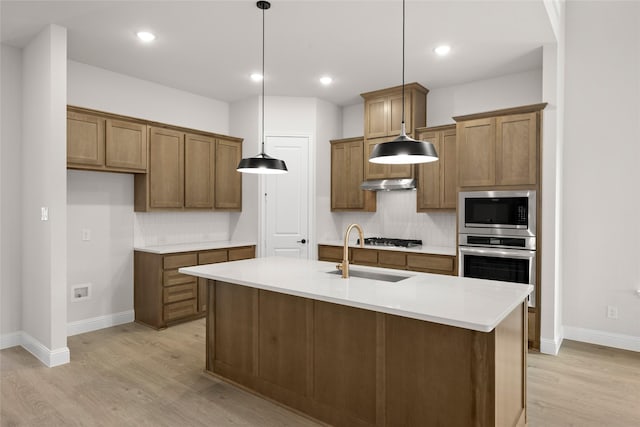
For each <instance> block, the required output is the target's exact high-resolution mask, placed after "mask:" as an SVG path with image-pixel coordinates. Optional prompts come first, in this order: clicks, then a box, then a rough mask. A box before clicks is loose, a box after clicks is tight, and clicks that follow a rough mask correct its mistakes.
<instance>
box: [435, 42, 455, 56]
mask: <svg viewBox="0 0 640 427" xmlns="http://www.w3.org/2000/svg"><path fill="white" fill-rule="evenodd" d="M433 51H434V52H435V53H436V54H437V55H440V56H445V55H448V54H449V52H451V46H447V45H446V44H443V45H442V46H438V47H436V48H435V49H433Z"/></svg>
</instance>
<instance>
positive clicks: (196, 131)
mask: <svg viewBox="0 0 640 427" xmlns="http://www.w3.org/2000/svg"><path fill="white" fill-rule="evenodd" d="M67 111H73V112H76V113H84V114H93V115H98V116H102V117H104V118H105V119H116V120H125V121H128V122H134V123H140V124H145V125H147V126H152V127H156V128H164V129H172V130H176V131H179V132H184V133H191V134H198V135H204V136H209V137H213V138H224V139H229V140H235V141H239V142H242V141H243V140H244V139H243V138H240V137H236V136H229V135H224V134H221V133H215V132H209V131H205V130H201V129H193V128H185V127H182V126H176V125H170V124H167V123H160V122H155V121H153V120H145V119H140V118H137V117H131V116H124V115H122V114H115V113H109V112H106V111H100V110H94V109H91V108H85V107H79V106H76V105H67Z"/></svg>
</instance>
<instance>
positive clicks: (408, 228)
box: [334, 191, 456, 248]
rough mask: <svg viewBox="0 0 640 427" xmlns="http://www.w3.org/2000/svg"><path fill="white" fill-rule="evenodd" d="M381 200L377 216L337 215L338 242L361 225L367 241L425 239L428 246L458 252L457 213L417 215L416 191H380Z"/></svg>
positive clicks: (361, 214) (370, 214) (335, 220)
mask: <svg viewBox="0 0 640 427" xmlns="http://www.w3.org/2000/svg"><path fill="white" fill-rule="evenodd" d="M377 199H378V201H377V211H376V212H374V213H335V214H334V222H335V227H336V230H335V231H336V233H337V234H336V236H335V238H337V239H338V240H341V239H342V233H344V230H345V229H346V227H347V226H348V225H349V224H351V223H352V222H357V223H358V224H360V225H361V226H362V228H363V229H364V234H365V237H376V236H377V237H390V238H398V239H422V242H423V244H424V245H428V246H443V247H450V248H455V246H456V214H455V212H451V211H446V212H433V213H418V212H416V193H415V191H380V192H378V195H377ZM355 234H356V233H354V235H355ZM353 239H355V237H354V238H353Z"/></svg>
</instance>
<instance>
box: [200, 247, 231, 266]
mask: <svg viewBox="0 0 640 427" xmlns="http://www.w3.org/2000/svg"><path fill="white" fill-rule="evenodd" d="M218 262H227V250H226V249H216V250H214V251H207V252H200V253H199V254H198V264H200V265H202V264H215V263H218Z"/></svg>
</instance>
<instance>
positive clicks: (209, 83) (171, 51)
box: [0, 0, 554, 105]
mask: <svg viewBox="0 0 640 427" xmlns="http://www.w3.org/2000/svg"><path fill="white" fill-rule="evenodd" d="M0 8H1V9H0V12H1V23H0V24H1V37H2V42H3V43H6V44H9V45H13V46H17V47H23V46H25V44H26V43H28V42H29V40H30V39H31V38H32V37H33V36H34V35H35V34H36V33H37V32H39V31H40V30H41V29H42V28H44V26H45V25H47V24H49V23H52V24H57V25H60V26H63V27H65V28H67V30H68V56H69V58H70V59H72V60H74V61H78V62H83V63H86V64H90V65H94V66H97V67H101V68H105V69H108V70H112V71H115V72H118V73H122V74H127V75H130V76H133V77H138V78H141V79H144V80H149V81H153V82H157V83H160V84H162V85H166V86H170V87H174V88H177V89H181V90H185V91H188V92H192V93H196V94H199V95H203V96H207V97H210V98H214V99H218V100H221V101H226V102H233V101H235V100H239V99H244V98H248V97H251V96H256V95H258V94H259V93H260V84H259V83H255V82H253V81H251V80H250V79H249V75H250V74H251V73H252V72H256V71H258V72H259V71H260V68H261V49H262V39H261V37H262V11H261V10H259V9H258V8H257V7H256V4H255V1H245V0H233V1H138V2H133V1H39V2H36V1H25V0H22V1H6V0H2V2H1V3H0ZM406 14H407V16H406V81H407V82H412V81H417V82H419V83H421V84H422V85H424V86H426V87H427V88H431V89H433V88H438V87H446V86H451V85H456V84H461V83H466V82H471V81H475V80H480V79H485V78H489V77H493V76H499V75H504V74H510V73H514V72H520V71H526V70H532V69H536V68H541V67H542V51H541V46H542V45H543V44H545V43H553V42H554V38H553V32H552V29H551V26H550V24H549V20H548V17H547V14H546V12H545V8H544V5H543V0H502V1H481V0H475V1H455V0H444V1H433V0H430V1H427V0H408V1H407V3H406ZM265 20H266V40H265V43H266V51H265V55H266V60H265V62H266V64H265V68H266V70H265V74H266V80H265V87H266V89H265V90H266V95H267V96H270V95H271V96H276V95H277V96H306V97H317V98H321V99H325V100H327V101H330V102H333V103H335V104H337V105H349V104H353V103H356V102H358V101H359V100H360V97H359V94H360V93H363V92H368V91H371V90H376V89H381V88H384V87H389V86H396V85H399V84H401V83H402V2H401V1H400V0H374V1H364V0H355V1H329V0H315V1H314V0H297V1H291V0H289V1H286V0H274V1H272V2H271V9H269V10H267V11H266V12H265ZM140 29H148V30H151V31H153V32H154V33H155V34H156V35H157V37H158V38H157V40H156V41H155V42H153V43H152V44H143V43H141V42H139V41H138V40H137V39H136V37H135V32H136V31H138V30H140ZM442 43H447V44H450V45H451V46H452V53H451V54H450V55H449V56H448V57H444V58H442V57H437V56H436V55H435V54H434V53H433V52H432V49H433V48H434V47H435V46H437V45H438V44H442ZM323 74H328V75H331V76H332V77H333V78H334V83H333V84H332V85H331V86H329V87H325V86H322V85H321V84H320V83H319V82H318V79H319V77H320V76H321V75H323Z"/></svg>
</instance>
